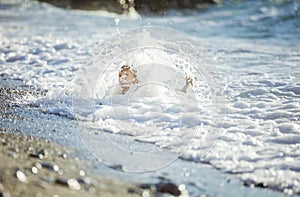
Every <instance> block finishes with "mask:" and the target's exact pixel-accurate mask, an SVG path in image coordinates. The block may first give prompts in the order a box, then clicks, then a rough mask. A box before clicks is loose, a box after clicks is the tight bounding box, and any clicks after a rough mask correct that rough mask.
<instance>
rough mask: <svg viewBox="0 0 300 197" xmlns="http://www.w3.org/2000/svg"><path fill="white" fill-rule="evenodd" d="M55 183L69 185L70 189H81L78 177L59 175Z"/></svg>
mask: <svg viewBox="0 0 300 197" xmlns="http://www.w3.org/2000/svg"><path fill="white" fill-rule="evenodd" d="M55 183H57V184H60V185H64V186H68V187H69V188H70V189H73V190H80V184H79V183H78V181H77V180H76V179H68V178H66V177H58V178H57V179H56V180H55Z"/></svg>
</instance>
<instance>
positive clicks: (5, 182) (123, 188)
mask: <svg viewBox="0 0 300 197" xmlns="http://www.w3.org/2000/svg"><path fill="white" fill-rule="evenodd" d="M0 132H1V133H0V143H1V146H0V147H1V152H0V166H1V167H0V196H6V197H8V196H55V195H57V196H140V195H141V194H142V193H143V190H142V189H140V188H138V187H137V186H134V185H132V184H128V183H124V182H121V181H117V180H109V179H107V178H103V177H100V176H93V175H89V174H87V170H86V163H85V162H84V161H81V160H79V159H76V158H71V157H69V153H70V152H72V150H70V149H69V148H66V147H62V146H60V145H58V144H55V143H52V142H49V141H47V140H43V139H38V138H34V137H29V136H24V135H20V134H5V133H3V132H4V131H3V128H1V129H0ZM144 192H145V191H144Z"/></svg>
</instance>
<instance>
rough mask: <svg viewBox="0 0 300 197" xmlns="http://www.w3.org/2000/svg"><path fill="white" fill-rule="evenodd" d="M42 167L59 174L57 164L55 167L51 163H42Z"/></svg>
mask: <svg viewBox="0 0 300 197" xmlns="http://www.w3.org/2000/svg"><path fill="white" fill-rule="evenodd" d="M42 167H43V168H47V169H48V170H52V171H55V172H57V171H58V170H59V167H58V165H56V164H54V165H53V164H51V163H46V162H44V163H42Z"/></svg>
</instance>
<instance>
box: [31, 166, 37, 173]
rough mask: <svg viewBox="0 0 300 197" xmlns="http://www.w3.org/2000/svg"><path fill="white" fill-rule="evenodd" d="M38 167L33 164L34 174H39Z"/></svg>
mask: <svg viewBox="0 0 300 197" xmlns="http://www.w3.org/2000/svg"><path fill="white" fill-rule="evenodd" d="M38 171H39V170H38V169H37V167H35V166H33V167H32V168H31V172H32V173H33V174H37V173H38Z"/></svg>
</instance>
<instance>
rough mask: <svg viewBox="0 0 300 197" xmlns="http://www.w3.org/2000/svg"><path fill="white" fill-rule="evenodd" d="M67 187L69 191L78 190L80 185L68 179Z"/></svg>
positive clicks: (74, 180)
mask: <svg viewBox="0 0 300 197" xmlns="http://www.w3.org/2000/svg"><path fill="white" fill-rule="evenodd" d="M68 185H69V188H70V189H73V190H80V184H79V183H78V181H77V180H76V179H68Z"/></svg>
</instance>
